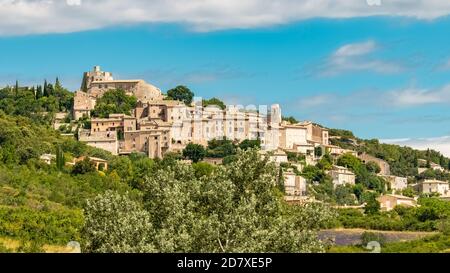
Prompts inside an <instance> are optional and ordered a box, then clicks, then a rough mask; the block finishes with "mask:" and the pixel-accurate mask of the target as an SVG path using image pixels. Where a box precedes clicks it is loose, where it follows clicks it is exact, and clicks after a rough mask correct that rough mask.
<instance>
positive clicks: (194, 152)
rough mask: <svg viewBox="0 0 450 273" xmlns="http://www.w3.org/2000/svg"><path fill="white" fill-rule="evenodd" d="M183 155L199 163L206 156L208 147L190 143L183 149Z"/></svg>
mask: <svg viewBox="0 0 450 273" xmlns="http://www.w3.org/2000/svg"><path fill="white" fill-rule="evenodd" d="M183 156H184V157H186V158H188V159H190V160H192V162H194V163H197V162H199V161H202V160H203V158H205V156H206V149H205V148H204V147H203V146H202V145H199V144H193V143H189V144H188V145H186V148H184V150H183Z"/></svg>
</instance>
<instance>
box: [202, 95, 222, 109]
mask: <svg viewBox="0 0 450 273" xmlns="http://www.w3.org/2000/svg"><path fill="white" fill-rule="evenodd" d="M202 104H203V107H207V106H218V107H219V108H220V109H222V110H225V109H226V108H227V106H226V105H225V103H224V102H223V101H221V100H220V99H218V98H211V99H209V100H203V101H202Z"/></svg>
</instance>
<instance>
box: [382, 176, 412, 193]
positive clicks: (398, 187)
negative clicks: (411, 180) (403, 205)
mask: <svg viewBox="0 0 450 273" xmlns="http://www.w3.org/2000/svg"><path fill="white" fill-rule="evenodd" d="M380 176H381V177H382V178H384V179H385V180H386V182H387V183H389V187H390V189H391V190H393V191H402V190H404V189H406V188H407V187H408V179H407V178H406V177H400V176H395V175H380Z"/></svg>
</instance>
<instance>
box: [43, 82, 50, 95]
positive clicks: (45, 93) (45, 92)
mask: <svg viewBox="0 0 450 273" xmlns="http://www.w3.org/2000/svg"><path fill="white" fill-rule="evenodd" d="M47 88H48V85H47V80H44V91H43V96H44V97H48V96H49V93H48V89H47Z"/></svg>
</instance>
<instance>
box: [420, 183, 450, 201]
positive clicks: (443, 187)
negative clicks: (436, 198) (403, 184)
mask: <svg viewBox="0 0 450 273" xmlns="http://www.w3.org/2000/svg"><path fill="white" fill-rule="evenodd" d="M417 187H418V190H419V192H420V193H424V194H431V193H437V194H439V195H440V196H442V197H448V196H450V189H449V184H448V182H447V181H440V180H431V179H429V180H428V179H427V180H424V181H422V182H420V183H419V184H418V185H417Z"/></svg>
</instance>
